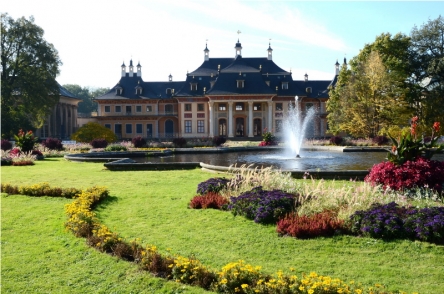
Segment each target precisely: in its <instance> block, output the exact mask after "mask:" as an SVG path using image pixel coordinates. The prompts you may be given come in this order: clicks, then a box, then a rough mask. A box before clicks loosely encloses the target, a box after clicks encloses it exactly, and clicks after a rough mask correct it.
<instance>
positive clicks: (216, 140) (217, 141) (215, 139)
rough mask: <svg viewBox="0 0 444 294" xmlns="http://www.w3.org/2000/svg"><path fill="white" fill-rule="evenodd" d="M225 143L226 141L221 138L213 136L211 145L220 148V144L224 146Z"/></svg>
mask: <svg viewBox="0 0 444 294" xmlns="http://www.w3.org/2000/svg"><path fill="white" fill-rule="evenodd" d="M225 142H227V139H226V138H225V137H223V136H215V137H213V144H214V145H215V146H220V145H222V144H224V143H225Z"/></svg>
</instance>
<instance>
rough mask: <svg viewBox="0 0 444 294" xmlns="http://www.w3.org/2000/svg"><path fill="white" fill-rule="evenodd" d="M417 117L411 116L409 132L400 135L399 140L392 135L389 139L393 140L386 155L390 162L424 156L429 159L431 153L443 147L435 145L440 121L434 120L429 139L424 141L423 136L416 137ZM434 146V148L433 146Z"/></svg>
mask: <svg viewBox="0 0 444 294" xmlns="http://www.w3.org/2000/svg"><path fill="white" fill-rule="evenodd" d="M417 126H418V117H417V116H415V117H413V118H412V121H411V125H410V132H409V133H407V134H406V135H404V136H402V137H401V139H400V140H399V142H398V141H397V140H395V139H394V138H393V137H392V136H390V134H389V136H390V139H391V140H392V141H393V146H392V149H391V150H390V151H389V154H388V156H387V158H388V160H389V161H390V162H393V163H394V164H396V165H401V164H403V163H404V162H407V161H413V160H415V159H418V158H419V157H425V158H427V159H431V158H432V156H433V154H434V153H435V152H437V151H440V150H442V149H443V148H444V147H443V146H442V145H441V146H437V144H436V142H437V141H438V139H439V131H440V128H441V126H440V123H439V122H435V123H434V124H433V127H432V136H431V138H430V141H428V142H427V141H426V140H424V139H423V138H418V137H417V135H418V134H417ZM434 147H436V148H434Z"/></svg>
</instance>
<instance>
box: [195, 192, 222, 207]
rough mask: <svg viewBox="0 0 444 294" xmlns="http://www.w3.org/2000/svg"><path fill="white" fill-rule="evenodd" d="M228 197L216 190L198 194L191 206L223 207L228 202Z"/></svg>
mask: <svg viewBox="0 0 444 294" xmlns="http://www.w3.org/2000/svg"><path fill="white" fill-rule="evenodd" d="M228 203H229V202H228V199H227V198H225V197H223V196H222V195H220V194H218V193H215V192H208V193H206V194H204V195H196V196H194V197H193V199H192V200H191V202H190V204H189V207H190V208H194V209H200V208H202V209H207V208H214V209H222V208H224V207H225V206H226V205H227V204H228Z"/></svg>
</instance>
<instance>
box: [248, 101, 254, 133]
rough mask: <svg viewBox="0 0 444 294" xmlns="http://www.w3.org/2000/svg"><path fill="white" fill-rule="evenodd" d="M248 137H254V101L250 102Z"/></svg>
mask: <svg viewBox="0 0 444 294" xmlns="http://www.w3.org/2000/svg"><path fill="white" fill-rule="evenodd" d="M248 137H254V136H253V101H248Z"/></svg>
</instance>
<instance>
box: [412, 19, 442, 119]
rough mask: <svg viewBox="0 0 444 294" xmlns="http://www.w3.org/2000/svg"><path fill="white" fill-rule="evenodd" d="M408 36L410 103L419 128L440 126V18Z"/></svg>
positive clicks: (416, 29)
mask: <svg viewBox="0 0 444 294" xmlns="http://www.w3.org/2000/svg"><path fill="white" fill-rule="evenodd" d="M410 37H411V39H412V46H411V53H412V59H411V67H412V76H411V78H412V84H413V85H415V88H414V91H412V93H413V94H414V95H413V96H412V99H411V102H412V104H413V105H414V106H415V108H416V109H415V110H416V114H417V115H418V116H419V119H420V125H422V126H423V127H426V126H428V127H430V126H431V124H432V123H433V122H434V121H440V122H441V124H444V106H443V104H444V18H443V17H442V16H439V17H438V18H437V19H434V20H429V21H428V22H426V23H424V24H423V25H422V26H421V27H419V28H418V27H417V26H415V27H413V29H412V31H411V33H410Z"/></svg>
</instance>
